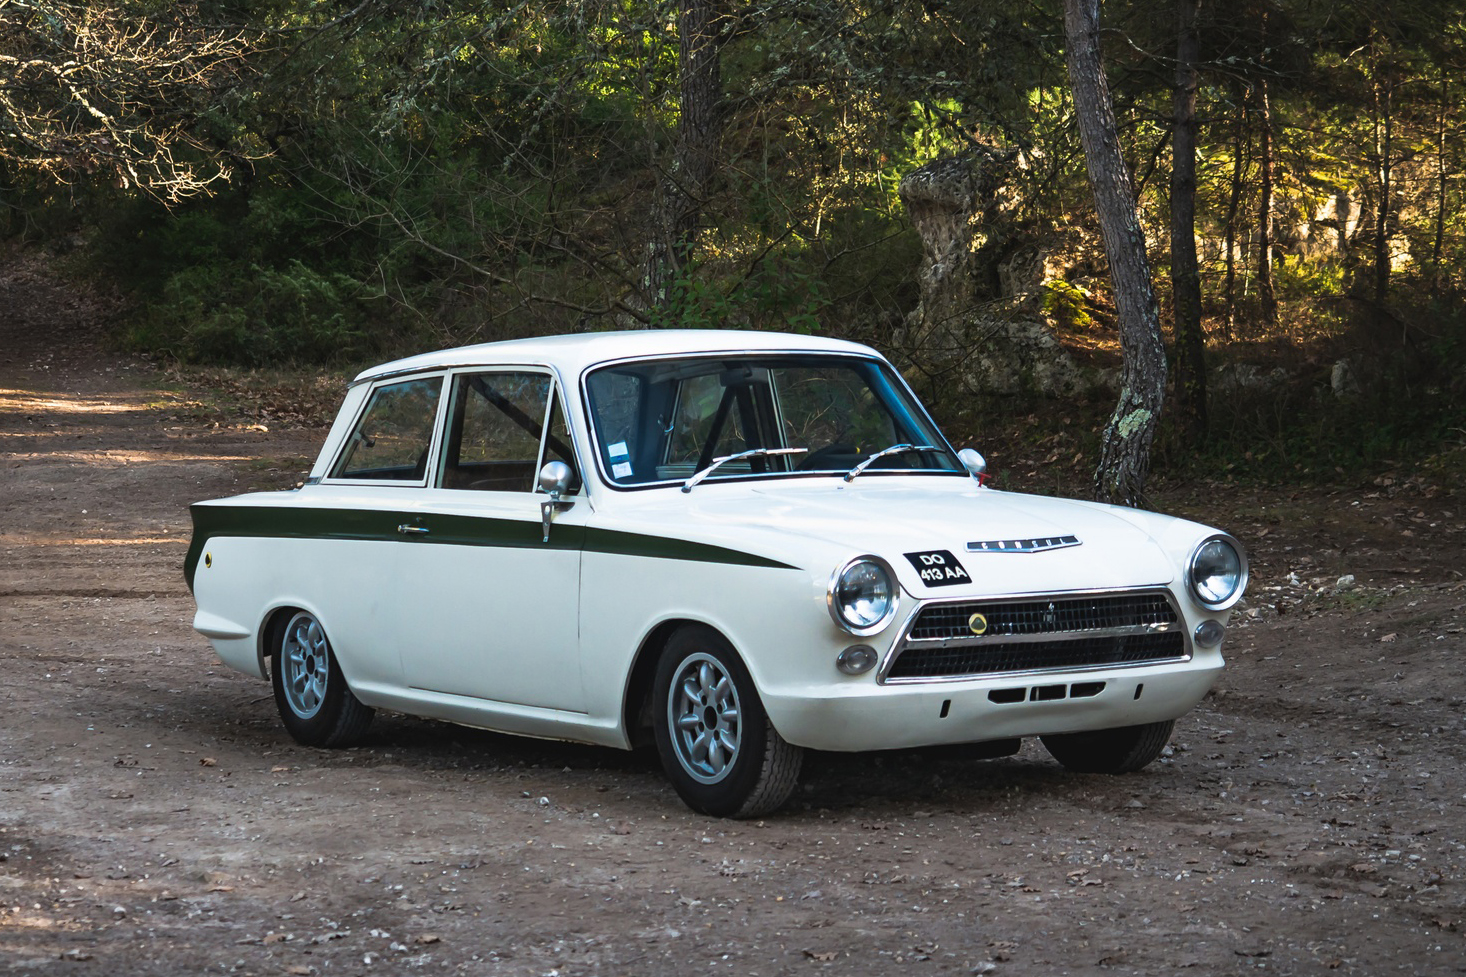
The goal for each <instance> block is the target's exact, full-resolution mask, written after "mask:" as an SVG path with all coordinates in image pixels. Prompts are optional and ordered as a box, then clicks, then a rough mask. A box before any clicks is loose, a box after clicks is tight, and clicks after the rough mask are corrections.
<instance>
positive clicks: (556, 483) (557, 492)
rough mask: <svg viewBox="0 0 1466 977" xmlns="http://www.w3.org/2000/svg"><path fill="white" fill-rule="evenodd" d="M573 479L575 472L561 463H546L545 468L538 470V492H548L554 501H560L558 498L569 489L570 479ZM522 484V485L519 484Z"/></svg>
mask: <svg viewBox="0 0 1466 977" xmlns="http://www.w3.org/2000/svg"><path fill="white" fill-rule="evenodd" d="M573 478H575V472H573V471H571V470H570V466H569V465H567V464H565V462H563V461H547V462H545V467H543V468H541V469H540V491H541V492H548V493H549V494H550V498H551V499H553V500H554V501H556V502H558V501H560V496H562V495H564V494H565V491H566V490H567V489H568V488H570V481H571V479H573ZM521 484H522V483H521Z"/></svg>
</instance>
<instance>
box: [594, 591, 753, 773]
mask: <svg viewBox="0 0 1466 977" xmlns="http://www.w3.org/2000/svg"><path fill="white" fill-rule="evenodd" d="M689 624H696V625H699V626H701V627H705V628H708V629H710V630H712V631H716V632H717V633H718V634H720V635H721V636H722V637H723V640H725V641H727V642H728V646H729V647H730V648H732V649H733V653H734V654H735V655H737V656H738V660H739V661H740V662H741V663H742V664H743V667H744V669H745V670H747V669H748V660H747V658H746V657H745V655H744V654H743V652H742V651H741V650H740V649H739V648H738V646H737V644H735V643H734V641H733V639H732V638H730V637H729V636H728V632H727V631H725V630H723V629H722V628H720V627H718V626H717V625H716V624H713V623H711V622H709V621H702V620H699V619H697V618H694V617H674V618H669V619H667V620H665V621H659V622H658V623H657V624H656V626H655V627H653V628H652V629H651V630H650V631H649V632H647V635H646V637H645V638H643V639H642V641H641V645H640V646H639V647H638V648H637V649H636V657H635V658H634V659H633V660H632V663H631V670H630V671H629V672H628V673H627V677H626V691H625V693H624V694H623V696H622V699H621V722H622V724H623V727H624V728H625V730H626V741H627V742H628V743H630V744H631V747H632V749H636V748H638V747H642V746H651V745H652V744H653V737H652V723H653V721H654V719H653V714H652V710H653V705H652V685H653V683H654V681H655V678H656V673H657V660H658V659H659V658H660V657H661V655H662V649H663V648H665V647H667V642H668V641H669V640H670V639H671V637H672V635H673V634H675V633H676V632H677V631H678V630H679V629H681V628H683V627H685V626H687V625H689ZM750 674H752V673H751V672H750Z"/></svg>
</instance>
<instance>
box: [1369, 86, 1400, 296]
mask: <svg viewBox="0 0 1466 977" xmlns="http://www.w3.org/2000/svg"><path fill="white" fill-rule="evenodd" d="M1380 75H1381V68H1380V64H1379V61H1378V60H1376V61H1375V64H1374V152H1375V181H1376V183H1377V187H1376V192H1377V194H1378V196H1379V200H1378V201H1377V202H1376V205H1375V208H1374V308H1375V315H1376V316H1377V317H1379V318H1380V319H1381V320H1382V319H1383V317H1384V309H1385V301H1386V299H1388V298H1389V295H1390V218H1391V216H1392V215H1391V212H1390V196H1391V194H1392V192H1393V190H1394V187H1393V186H1392V185H1391V184H1392V179H1393V173H1392V169H1391V163H1392V161H1391V159H1390V154H1391V153H1393V152H1394V149H1395V147H1394V135H1395V128H1394V126H1395V118H1394V113H1393V111H1392V108H1393V106H1392V104H1391V96H1392V94H1393V93H1392V92H1391V90H1390V87H1389V84H1388V82H1387V81H1386V80H1384V79H1382V78H1381V77H1380Z"/></svg>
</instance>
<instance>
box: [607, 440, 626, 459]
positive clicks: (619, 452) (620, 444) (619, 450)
mask: <svg viewBox="0 0 1466 977" xmlns="http://www.w3.org/2000/svg"><path fill="white" fill-rule="evenodd" d="M606 450H607V451H608V452H610V455H611V460H612V461H615V460H616V459H617V458H625V457H627V456H628V455H629V454H630V453H631V452H629V451H627V450H626V442H625V441H617V442H616V443H615V444H613V445H611V447H609V448H607V449H606Z"/></svg>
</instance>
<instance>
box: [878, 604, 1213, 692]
mask: <svg viewBox="0 0 1466 977" xmlns="http://www.w3.org/2000/svg"><path fill="white" fill-rule="evenodd" d="M978 612H981V613H983V614H984V615H988V614H989V613H990V612H991V613H992V617H991V618H990V619H989V620H990V622H991V624H990V626H991V627H992V628H993V630H992V631H990V632H989V633H986V634H982V635H976V634H972V633H970V631H969V629H968V628H967V627H966V621H967V619H968V617H969V616H970V615H971V614H973V613H978ZM933 622H935V623H933ZM958 622H961V628H960V630H961V631H962V632H966V633H957V631H958ZM1000 629H1001V630H1000ZM923 632H925V633H924V634H923ZM934 632H936V633H934ZM1025 646H1026V647H1027V648H1029V649H1031V651H1030V654H1031V655H1032V656H1034V657H1037V658H1040V659H1049V660H1054V659H1063V658H1066V656H1067V659H1068V660H1066V661H1063V662H1061V663H1058V664H1046V665H1040V666H1036V667H1032V668H1021V667H1011V666H1009V665H1007V664H1006V663H1003V662H1002V661H1001V659H1003V658H1004V657H1006V656H1005V655H1004V652H1005V651H1007V652H1009V653H1010V654H1011V653H1017V652H1020V651H1021V650H1022V649H1023V648H1024V647H1025ZM984 651H986V652H990V653H991V656H990V657H991V659H993V660H995V661H996V662H997V664H993V662H989V663H987V664H991V665H992V667H987V665H985V664H984V663H982V662H980V661H978V660H977V659H978V658H979V657H980V656H981V654H982V652H984ZM909 652H916V653H918V654H923V653H926V654H930V655H931V656H932V657H933V659H936V660H940V659H942V658H951V657H953V653H956V656H957V657H960V656H961V653H962V652H970V653H971V654H970V656H969V658H970V662H971V667H970V668H967V669H966V670H964V671H962V672H960V673H956V674H945V675H900V674H897V675H894V676H893V675H892V672H893V670H897V669H896V666H897V663H898V662H899V660H900V659H901V657H902V656H903V655H905V654H907V653H909ZM1192 653H1193V648H1192V642H1191V635H1190V633H1189V632H1188V631H1187V628H1186V620H1185V618H1184V617H1183V616H1182V614H1181V611H1180V608H1179V606H1178V605H1177V603H1176V599H1175V596H1174V595H1173V594H1172V593H1171V591H1170V590H1169V589H1167V588H1165V587H1159V586H1157V587H1142V588H1137V589H1133V590H1098V591H1067V592H1061V593H1048V594H1014V595H1004V596H1000V597H986V598H977V599H973V598H967V599H955V600H930V601H924V602H922V603H921V604H920V605H918V606H917V608H916V610H915V612H914V613H913V614H912V615H911V616H910V617H909V618H907V620H906V624H905V625H904V626H903V628H902V630H901V633H900V635H899V636H898V637H897V639H896V640H895V641H894V642H893V643H892V645H891V648H890V650H889V651H888V652H887V653H886V656H885V658H884V660H883V661H882V662H881V667H880V669H879V671H878V672H877V681H878V682H879V683H880V684H882V685H888V684H889V685H904V684H910V683H932V682H968V681H972V680H974V679H986V678H996V677H1005V678H1006V677H1011V676H1015V675H1045V674H1053V673H1056V672H1085V671H1097V670H1101V669H1113V668H1129V667H1134V666H1139V665H1152V664H1158V663H1162V662H1186V661H1189V660H1190V659H1191V656H1192ZM1136 656H1139V657H1136ZM1096 657H1100V658H1104V659H1105V660H1103V661H1093V660H1091V659H1093V658H1096Z"/></svg>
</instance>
